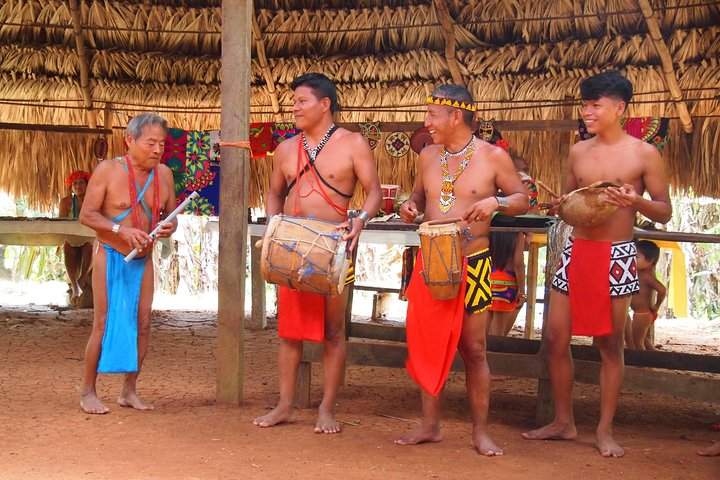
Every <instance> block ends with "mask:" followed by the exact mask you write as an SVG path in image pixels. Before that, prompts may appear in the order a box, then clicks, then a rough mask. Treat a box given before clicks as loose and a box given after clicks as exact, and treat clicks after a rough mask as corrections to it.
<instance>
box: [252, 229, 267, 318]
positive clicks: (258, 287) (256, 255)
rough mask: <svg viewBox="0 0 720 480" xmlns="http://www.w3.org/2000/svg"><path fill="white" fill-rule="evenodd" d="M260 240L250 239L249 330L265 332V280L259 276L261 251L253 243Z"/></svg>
mask: <svg viewBox="0 0 720 480" xmlns="http://www.w3.org/2000/svg"><path fill="white" fill-rule="evenodd" d="M260 239H261V237H250V289H251V290H250V291H251V292H252V306H251V312H252V313H251V315H250V328H251V329H252V330H265V328H266V327H267V309H266V307H265V280H263V279H262V277H261V276H260V261H261V258H260V257H261V255H262V250H261V249H259V248H256V247H255V242H257V241H258V240H260Z"/></svg>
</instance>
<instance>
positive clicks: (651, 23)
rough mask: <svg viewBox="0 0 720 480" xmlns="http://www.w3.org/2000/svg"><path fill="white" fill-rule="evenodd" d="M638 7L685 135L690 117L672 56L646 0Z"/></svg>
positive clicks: (653, 12)
mask: <svg viewBox="0 0 720 480" xmlns="http://www.w3.org/2000/svg"><path fill="white" fill-rule="evenodd" d="M638 5H639V6H640V10H641V11H642V14H643V16H644V17H645V23H646V24H647V27H648V32H649V35H650V38H651V39H652V41H653V45H654V46H655V51H656V52H657V54H658V56H659V57H660V62H661V63H662V73H663V78H664V79H665V85H666V86H667V88H668V90H669V91H670V96H671V97H672V99H673V102H674V105H675V111H676V112H677V114H678V117H680V123H681V124H682V127H683V130H685V133H692V131H693V124H692V117H691V116H690V111H689V110H688V106H687V103H685V99H684V98H683V92H682V89H681V88H680V83H679V82H678V79H677V75H676V73H675V64H674V62H673V58H672V54H671V53H670V49H668V46H667V44H665V39H664V38H663V35H662V32H661V31H660V22H659V21H658V18H657V15H656V14H655V11H654V10H653V7H652V5H650V2H649V1H648V0H638Z"/></svg>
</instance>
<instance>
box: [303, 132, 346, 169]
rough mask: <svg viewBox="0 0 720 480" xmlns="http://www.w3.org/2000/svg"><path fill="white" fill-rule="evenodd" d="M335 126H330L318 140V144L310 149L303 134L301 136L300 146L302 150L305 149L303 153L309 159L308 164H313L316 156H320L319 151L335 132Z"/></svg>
mask: <svg viewBox="0 0 720 480" xmlns="http://www.w3.org/2000/svg"><path fill="white" fill-rule="evenodd" d="M337 128H338V127H337V126H336V125H335V124H334V123H333V124H331V125H330V128H328V131H327V132H325V135H323V137H322V139H321V140H320V143H318V144H317V147H315V148H310V147H309V146H308V143H307V138H306V137H305V133H303V134H302V144H303V148H304V149H305V153H307V156H308V159H310V163H315V159H316V158H317V156H318V155H320V151H321V150H322V149H323V147H324V146H325V144H326V143H327V142H328V140H330V137H331V136H332V134H333V133H334V132H335V130H337Z"/></svg>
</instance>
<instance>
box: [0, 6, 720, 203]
mask: <svg viewBox="0 0 720 480" xmlns="http://www.w3.org/2000/svg"><path fill="white" fill-rule="evenodd" d="M221 3H222V2H220V1H219V0H205V1H202V0H185V1H169V0H168V1H152V2H150V1H139V0H134V1H133V0H126V1H117V2H116V1H114V2H105V1H83V0H73V1H61V0H30V1H20V0H6V1H5V2H3V3H2V5H0V154H1V155H2V157H3V158H4V159H5V161H3V162H2V163H0V188H1V189H4V190H7V191H9V192H10V193H12V194H16V195H19V194H26V195H28V196H29V198H30V201H31V202H32V203H34V204H37V205H40V204H44V205H47V204H51V203H54V202H55V200H56V198H57V196H58V193H59V192H63V191H64V187H63V186H62V178H64V176H65V175H66V174H67V173H68V172H69V171H71V170H74V169H77V168H83V169H89V168H91V167H92V166H93V165H94V163H95V159H94V156H93V154H92V148H91V147H92V143H93V140H94V138H95V137H97V135H98V134H99V133H93V134H89V133H88V132H81V133H77V132H76V133H62V132H47V131H45V132H43V131H38V130H26V131H23V130H17V129H16V128H19V127H17V126H14V127H12V128H14V129H9V127H8V125H3V124H21V125H56V126H58V125H59V126H71V125H72V126H84V127H88V126H91V127H99V128H115V129H116V130H115V132H114V135H113V137H114V140H115V141H113V142H111V143H112V147H113V150H115V152H116V153H117V150H118V148H119V147H120V146H121V142H120V141H119V139H120V136H121V133H122V132H121V130H119V129H118V127H123V126H124V125H125V124H126V122H127V119H128V118H129V117H130V116H132V115H135V114H137V113H138V112H140V111H145V110H154V111H160V112H161V113H162V114H163V115H165V116H166V117H167V118H168V120H169V122H170V124H171V125H172V126H175V127H178V128H184V129H217V128H219V125H220V115H219V112H220V81H221V80H220V74H221V60H220V43H221V35H220V33H221V28H222V27H221V8H222V7H221ZM73 4H79V9H78V14H77V17H76V19H75V20H76V22H75V24H76V26H77V27H79V31H80V34H79V36H76V35H75V34H74V32H73V20H74V19H73V12H72V9H71V7H72V5H73ZM254 6H255V21H256V25H255V27H256V28H255V30H256V32H259V35H256V36H255V37H254V48H253V52H252V54H253V59H252V79H253V80H252V101H251V112H252V118H251V121H272V120H281V119H291V118H292V115H291V112H290V106H291V92H290V91H289V88H288V85H289V83H290V82H291V80H292V79H293V78H294V77H295V76H297V75H300V74H303V73H306V72H308V71H321V72H324V73H326V74H327V75H328V76H330V77H331V78H333V79H334V80H335V81H336V82H337V85H338V89H339V93H340V100H341V104H342V106H343V111H342V112H341V113H340V116H339V121H341V122H360V121H367V120H373V121H381V122H419V121H422V118H423V114H422V112H423V110H424V105H423V103H424V98H425V96H426V95H427V93H428V92H429V91H430V90H431V88H432V87H433V86H434V85H436V84H439V83H445V82H455V83H457V82H458V81H460V82H463V83H465V84H466V85H467V86H468V87H469V88H470V90H471V92H472V93H473V95H474V97H475V98H476V99H477V100H478V107H479V109H480V113H479V115H480V116H481V117H483V118H486V119H487V118H495V119H496V120H502V121H521V120H522V121H532V120H562V119H571V118H574V117H577V116H578V110H577V108H576V107H575V105H576V103H577V95H578V94H577V91H578V84H579V82H580V80H581V79H582V78H584V77H586V76H588V75H590V74H593V73H597V72H600V71H602V70H606V69H609V68H620V69H622V70H623V71H624V72H625V73H626V74H627V76H628V77H629V78H630V80H631V81H632V82H633V84H634V86H635V91H636V96H635V98H634V102H633V103H632V104H631V106H630V109H629V115H630V116H646V115H657V116H666V117H671V118H673V119H674V120H673V121H672V123H671V138H670V141H669V144H668V146H667V147H666V150H665V152H664V156H665V158H666V159H667V161H668V164H669V172H670V177H671V182H672V184H673V187H674V188H676V189H687V188H692V189H693V190H695V191H696V192H697V193H699V194H704V195H710V196H714V197H720V180H719V178H720V177H719V176H718V175H717V172H718V171H720V155H719V153H720V140H719V138H720V63H719V62H718V58H719V57H720V4H718V2H717V1H716V0H650V1H649V4H648V0H575V1H571V0H542V1H537V0H535V1H529V0H522V1H520V0H482V1H481V0H471V1H459V0H389V1H380V0H354V1H352V2H350V1H343V0H255V2H254ZM643 6H644V7H645V9H646V13H647V11H648V10H647V9H648V8H650V11H649V13H650V15H649V16H650V17H651V20H649V21H648V20H646V16H645V15H644V14H643V10H642V7H643ZM653 22H655V24H656V26H657V27H658V28H656V29H654V28H653ZM657 32H659V34H658V33H657ZM78 40H81V41H80V42H78ZM78 44H81V45H80V46H79V45H78ZM79 48H80V49H82V50H84V57H82V58H81V56H79V55H78V51H79ZM668 67H669V68H668ZM678 92H679V94H678ZM676 98H681V100H680V101H679V102H675V101H674V99H676ZM88 107H89V108H90V109H89V110H88ZM685 108H686V110H687V112H688V113H689V117H690V121H691V125H692V127H691V128H692V133H691V134H687V133H685V132H684V131H683V123H684V124H688V123H689V122H688V119H687V118H684V119H682V118H680V117H681V116H682V111H683V109H685ZM679 112H680V113H679ZM32 128H40V127H32ZM381 128H382V126H381ZM688 129H689V128H688ZM46 130H47V129H46ZM386 133H389V132H386ZM504 136H505V137H506V138H507V139H508V140H509V141H510V143H511V144H512V145H513V146H514V149H515V150H516V151H517V153H518V154H520V155H522V156H524V157H525V158H526V159H527V160H528V161H529V164H530V170H531V173H533V174H534V175H535V176H537V177H539V178H541V179H543V180H545V181H546V183H549V184H555V185H556V186H557V185H559V170H560V168H559V167H560V162H561V157H562V156H564V155H565V154H566V152H567V149H568V147H569V145H570V143H571V142H574V141H575V137H574V136H573V134H572V133H571V132H570V131H569V130H567V129H566V130H553V131H506V132H504ZM376 157H377V160H378V166H379V170H380V172H381V176H383V178H381V181H383V182H385V183H399V184H401V185H403V186H405V187H409V186H410V185H411V184H412V174H413V157H412V156H409V157H408V158H406V159H402V160H401V161H400V162H397V161H395V160H390V159H389V158H388V157H387V156H386V155H384V154H383V152H382V149H381V148H380V147H379V148H378V149H376ZM28 166H30V168H27V167H28ZM254 166H255V167H256V168H255V170H254V172H255V174H254V175H255V178H254V179H253V180H254V181H253V184H254V185H255V187H254V190H253V193H252V194H251V200H252V201H253V203H255V204H257V203H258V202H259V198H260V197H261V195H262V192H263V189H264V185H265V184H266V178H265V175H266V173H267V169H268V168H269V165H268V163H267V162H262V161H258V162H255V164H254Z"/></svg>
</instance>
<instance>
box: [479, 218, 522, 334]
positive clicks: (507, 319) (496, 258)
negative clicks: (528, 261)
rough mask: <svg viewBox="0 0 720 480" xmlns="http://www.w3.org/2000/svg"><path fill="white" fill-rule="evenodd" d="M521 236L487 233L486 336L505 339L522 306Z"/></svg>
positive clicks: (516, 234) (510, 233) (505, 233)
mask: <svg viewBox="0 0 720 480" xmlns="http://www.w3.org/2000/svg"><path fill="white" fill-rule="evenodd" d="M524 251H525V235H524V234H523V233H515V232H490V258H491V259H492V272H491V273H490V286H491V289H492V305H491V306H490V318H489V319H488V323H487V334H488V335H498V336H502V337H505V336H507V334H508V333H510V329H511V328H512V326H513V324H514V323H515V319H516V318H517V315H518V312H519V311H520V308H521V307H522V305H523V303H524V302H525V258H524V256H523V252H524Z"/></svg>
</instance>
